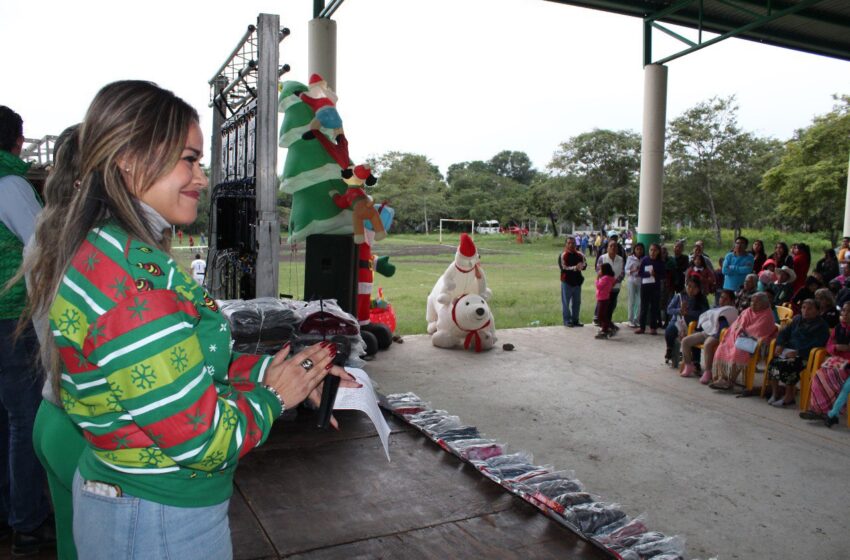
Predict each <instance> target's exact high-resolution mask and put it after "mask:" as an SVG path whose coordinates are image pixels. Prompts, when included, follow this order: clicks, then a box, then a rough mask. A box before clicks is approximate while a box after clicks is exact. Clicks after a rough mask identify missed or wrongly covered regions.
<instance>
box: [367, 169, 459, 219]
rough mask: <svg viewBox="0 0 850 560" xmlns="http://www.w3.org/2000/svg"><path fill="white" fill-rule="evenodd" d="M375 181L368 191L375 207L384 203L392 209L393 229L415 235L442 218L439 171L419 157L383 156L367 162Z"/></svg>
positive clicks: (443, 188) (443, 194)
mask: <svg viewBox="0 0 850 560" xmlns="http://www.w3.org/2000/svg"><path fill="white" fill-rule="evenodd" d="M369 165H370V166H371V167H372V172H373V173H374V174H375V176H376V177H378V183H377V184H376V185H375V186H374V187H372V191H371V192H372V197H373V198H374V199H375V201H376V203H380V202H382V201H387V202H388V203H389V205H390V206H392V207H393V208H394V209H395V212H396V213H395V221H394V226H393V229H395V230H396V231H416V230H417V229H419V228H420V227H422V226H425V227H427V228H430V227H432V226H431V225H430V224H429V223H430V222H433V221H435V220H436V219H439V218H440V217H441V216H446V215H447V213H446V211H447V205H446V184H445V183H444V182H443V176H442V174H441V173H440V169H439V168H438V167H437V166H436V165H434V164H433V163H431V161H430V160H429V159H428V158H427V157H425V156H423V155H420V154H411V153H405V152H387V153H386V154H384V155H382V156H379V157H377V158H374V159H371V160H370V161H369Z"/></svg>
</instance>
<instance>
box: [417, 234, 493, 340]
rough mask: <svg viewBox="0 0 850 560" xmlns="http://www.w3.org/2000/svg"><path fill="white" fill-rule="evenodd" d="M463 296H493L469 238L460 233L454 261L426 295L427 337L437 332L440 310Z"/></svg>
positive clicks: (486, 298) (479, 259) (479, 258)
mask: <svg viewBox="0 0 850 560" xmlns="http://www.w3.org/2000/svg"><path fill="white" fill-rule="evenodd" d="M464 294H477V295H480V296H481V297H482V298H484V299H485V300H489V299H490V297H491V296H492V295H493V292H491V291H490V289H489V288H488V287H487V277H486V276H484V270H483V269H482V268H481V257H480V256H479V255H478V249H476V248H475V243H474V242H473V241H472V238H471V237H470V236H469V235H467V234H466V233H461V234H460V244H458V247H457V252H456V253H455V258H454V261H452V263H451V264H450V265H449V267H448V268H447V269H446V271H445V272H444V273H443V275H442V276H440V277H439V278H438V279H437V283H436V284H434V287H433V288H432V289H431V293H430V294H429V295H428V302H427V304H426V307H425V320H426V321H427V322H428V334H434V332H436V330H437V315H438V313H439V309H440V308H441V307H445V306H447V305H451V303H452V301H453V300H454V299H455V298H457V297H460V296H462V295H464Z"/></svg>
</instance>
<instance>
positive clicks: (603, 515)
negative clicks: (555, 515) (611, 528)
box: [564, 502, 626, 535]
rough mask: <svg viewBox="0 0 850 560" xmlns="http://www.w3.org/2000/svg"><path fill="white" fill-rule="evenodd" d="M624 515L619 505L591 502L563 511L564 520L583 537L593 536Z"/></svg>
mask: <svg viewBox="0 0 850 560" xmlns="http://www.w3.org/2000/svg"><path fill="white" fill-rule="evenodd" d="M625 516H626V513H625V512H624V511H623V510H621V509H620V505H619V504H608V503H604V502H591V503H589V504H579V505H577V506H574V507H571V508H569V509H567V510H566V511H564V518H565V519H566V520H567V521H569V522H570V523H572V524H573V525H575V526H576V527H578V528H579V530H581V532H582V533H584V534H585V535H593V534H594V533H595V532H596V531H598V530H599V529H600V528H602V527H605V526H606V525H610V524H611V523H614V522H615V521H617V520H619V519H622V518H623V517H625Z"/></svg>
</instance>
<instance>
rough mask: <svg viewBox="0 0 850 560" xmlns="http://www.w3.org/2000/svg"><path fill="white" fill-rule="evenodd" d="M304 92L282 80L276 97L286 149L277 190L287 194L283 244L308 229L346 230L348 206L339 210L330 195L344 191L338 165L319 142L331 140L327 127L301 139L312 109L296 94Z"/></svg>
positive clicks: (299, 238)
mask: <svg viewBox="0 0 850 560" xmlns="http://www.w3.org/2000/svg"><path fill="white" fill-rule="evenodd" d="M307 91H308V88H307V86H305V85H304V84H302V83H300V82H295V81H287V82H283V84H281V91H280V97H279V100H278V112H282V113H283V123H282V124H281V127H280V136H279V141H278V145H279V146H280V147H281V148H287V153H286V161H285V163H284V167H283V175H282V177H281V189H282V190H283V191H284V192H286V193H289V194H291V195H292V212H291V214H290V218H289V243H295V242H298V241H303V240H305V239H306V238H307V236H308V235H312V234H314V233H330V234H350V233H352V215H351V210H341V209H340V208H339V207H338V206H337V205H336V204H334V201H333V198H332V195H333V194H335V193H339V194H343V193H344V192H345V190H346V184H345V183H344V182H343V180H342V176H341V175H340V172H341V168H340V164H339V163H338V162H337V161H336V160H335V159H334V158H333V157H332V156H331V155H330V154H329V153H328V151H327V149H326V148H325V147H323V143H324V144H325V145H327V144H328V143H334V142H336V141H337V139H331V138H330V137H329V135H330V134H332V133H333V131H332V130H329V129H324V128H320V129H317V130H314V131H312V134H313V135H314V137H313V138H312V139H308V140H305V139H304V135H305V133H307V132H310V130H311V129H310V123H311V122H313V119H314V117H315V113H314V112H313V109H311V108H310V106H309V105H307V104H306V103H304V102H303V101H302V100H301V98H300V97H299V95H300V94H302V93H305V92H307ZM319 134H321V135H324V137H323V138H322V140H323V141H324V142H320V141H319V139H318V138H316V137H315V135H319ZM307 136H308V137H309V136H310V135H309V134H308V135H307Z"/></svg>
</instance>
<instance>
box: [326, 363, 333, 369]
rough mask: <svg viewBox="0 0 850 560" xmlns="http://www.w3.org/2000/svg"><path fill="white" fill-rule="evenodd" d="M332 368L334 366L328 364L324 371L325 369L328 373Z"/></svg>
mask: <svg viewBox="0 0 850 560" xmlns="http://www.w3.org/2000/svg"><path fill="white" fill-rule="evenodd" d="M332 367H334V365H333V364H328V365H326V366H325V369H326V370H327V371H330V369H331V368H332Z"/></svg>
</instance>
